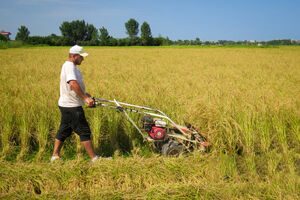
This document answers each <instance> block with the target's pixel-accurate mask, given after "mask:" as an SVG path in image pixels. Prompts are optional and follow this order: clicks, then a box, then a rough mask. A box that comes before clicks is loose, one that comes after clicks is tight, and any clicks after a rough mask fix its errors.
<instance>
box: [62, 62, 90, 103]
mask: <svg viewBox="0 0 300 200" xmlns="http://www.w3.org/2000/svg"><path fill="white" fill-rule="evenodd" d="M71 80H76V81H77V83H78V84H79V86H80V88H81V90H82V91H83V92H84V93H85V87H84V83H83V78H82V74H81V72H80V71H79V69H78V68H77V67H76V65H74V63H73V62H70V61H66V62H65V63H64V64H63V66H62V69H61V74H60V97H59V100H58V105H59V106H60V107H78V106H83V105H84V101H83V100H82V99H81V98H80V97H79V96H78V95H77V94H76V93H75V92H74V91H73V90H72V88H71V87H70V85H69V84H68V82H69V81H71Z"/></svg>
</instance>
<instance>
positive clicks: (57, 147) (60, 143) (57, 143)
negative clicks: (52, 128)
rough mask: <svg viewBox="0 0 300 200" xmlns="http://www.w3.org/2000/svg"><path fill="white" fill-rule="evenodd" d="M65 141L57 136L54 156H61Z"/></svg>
mask: <svg viewBox="0 0 300 200" xmlns="http://www.w3.org/2000/svg"><path fill="white" fill-rule="evenodd" d="M63 143H64V142H62V141H60V140H58V139H56V138H55V143H54V150H53V155H52V156H59V153H60V150H61V147H62V145H63Z"/></svg>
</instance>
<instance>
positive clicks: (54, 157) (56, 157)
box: [51, 156, 60, 163]
mask: <svg viewBox="0 0 300 200" xmlns="http://www.w3.org/2000/svg"><path fill="white" fill-rule="evenodd" d="M58 159H60V158H59V156H52V157H51V162H52V163H53V162H54V161H55V160H58Z"/></svg>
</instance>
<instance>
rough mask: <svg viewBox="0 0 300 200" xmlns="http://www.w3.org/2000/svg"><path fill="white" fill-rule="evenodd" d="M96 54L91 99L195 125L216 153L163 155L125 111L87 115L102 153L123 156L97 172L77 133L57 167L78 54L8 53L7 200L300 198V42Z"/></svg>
mask: <svg viewBox="0 0 300 200" xmlns="http://www.w3.org/2000/svg"><path fill="white" fill-rule="evenodd" d="M85 51H86V52H88V53H89V56H88V57H87V58H86V59H85V60H84V61H83V63H82V65H81V66H79V69H80V70H81V72H82V74H83V77H84V80H85V86H86V89H87V91H88V92H89V93H90V94H91V95H93V96H95V97H99V98H104V99H114V98H115V99H117V100H118V101H121V102H126V103H130V104H136V105H143V106H147V107H152V108H157V109H159V110H162V111H163V112H165V113H166V114H167V115H168V116H169V117H170V118H171V119H173V120H174V121H175V122H177V123H179V124H183V120H186V121H189V122H191V123H192V124H193V125H194V126H196V127H197V128H198V129H200V130H201V131H202V132H203V134H204V135H205V136H207V137H208V139H209V141H210V142H211V143H212V144H213V146H212V149H211V152H210V153H209V154H207V155H202V154H199V153H197V152H195V153H193V154H191V155H187V156H180V157H178V158H163V157H161V156H159V155H158V154H155V153H153V152H151V150H150V148H149V147H148V146H147V145H146V144H144V143H143V142H142V139H141V137H140V136H139V134H138V133H137V132H136V130H135V129H134V127H132V126H131V125H130V124H129V123H128V122H127V121H126V120H124V119H123V118H122V117H121V116H120V115H119V114H118V113H117V112H116V111H115V110H113V109H111V108H95V109H90V108H85V113H86V116H87V118H88V122H89V124H90V126H91V129H92V140H93V143H94V146H95V150H96V153H97V154H98V155H101V156H104V157H105V156H113V157H114V159H113V160H112V161H108V160H103V161H100V162H98V163H95V164H94V165H91V164H90V162H89V159H88V157H87V155H86V153H85V152H84V149H83V147H82V146H81V144H80V141H79V138H78V137H77V136H76V134H73V135H72V137H71V138H69V139H68V140H67V141H66V142H65V145H64V147H63V149H62V158H63V159H62V161H61V162H58V163H54V164H50V163H49V160H50V157H51V154H52V150H53V143H54V138H55V135H56V132H57V130H58V126H59V123H60V112H59V109H58V107H57V101H58V98H59V76H60V70H61V66H62V64H63V63H64V61H65V60H66V59H67V56H68V55H67V54H68V47H51V48H50V47H36V48H17V49H6V50H0V59H1V62H0V68H1V70H0V92H1V102H2V103H1V107H0V110H1V112H0V113H1V114H0V142H1V146H0V198H4V199H6V198H9V199H33V198H34V199H39V198H41V199H45V198H46V199H57V198H60V199H62V198H63V199H68V198H70V199H298V198H299V197H300V192H299V191H300V56H299V55H300V48H299V47H292V46H291V47H282V46H280V47H276V48H275V47H272V48H238V47H231V48H227V47H191V48H176V47H167V48H162V47H131V48H130V47H116V48H108V47H102V48H99V47H86V48H85ZM132 117H133V118H134V119H138V117H139V116H136V115H132Z"/></svg>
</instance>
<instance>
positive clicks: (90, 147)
mask: <svg viewBox="0 0 300 200" xmlns="http://www.w3.org/2000/svg"><path fill="white" fill-rule="evenodd" d="M81 144H83V146H84V148H85V150H86V152H87V153H88V154H89V156H90V158H92V159H93V158H95V157H96V154H95V151H94V148H93V144H92V141H91V140H87V141H82V142H81Z"/></svg>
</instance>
